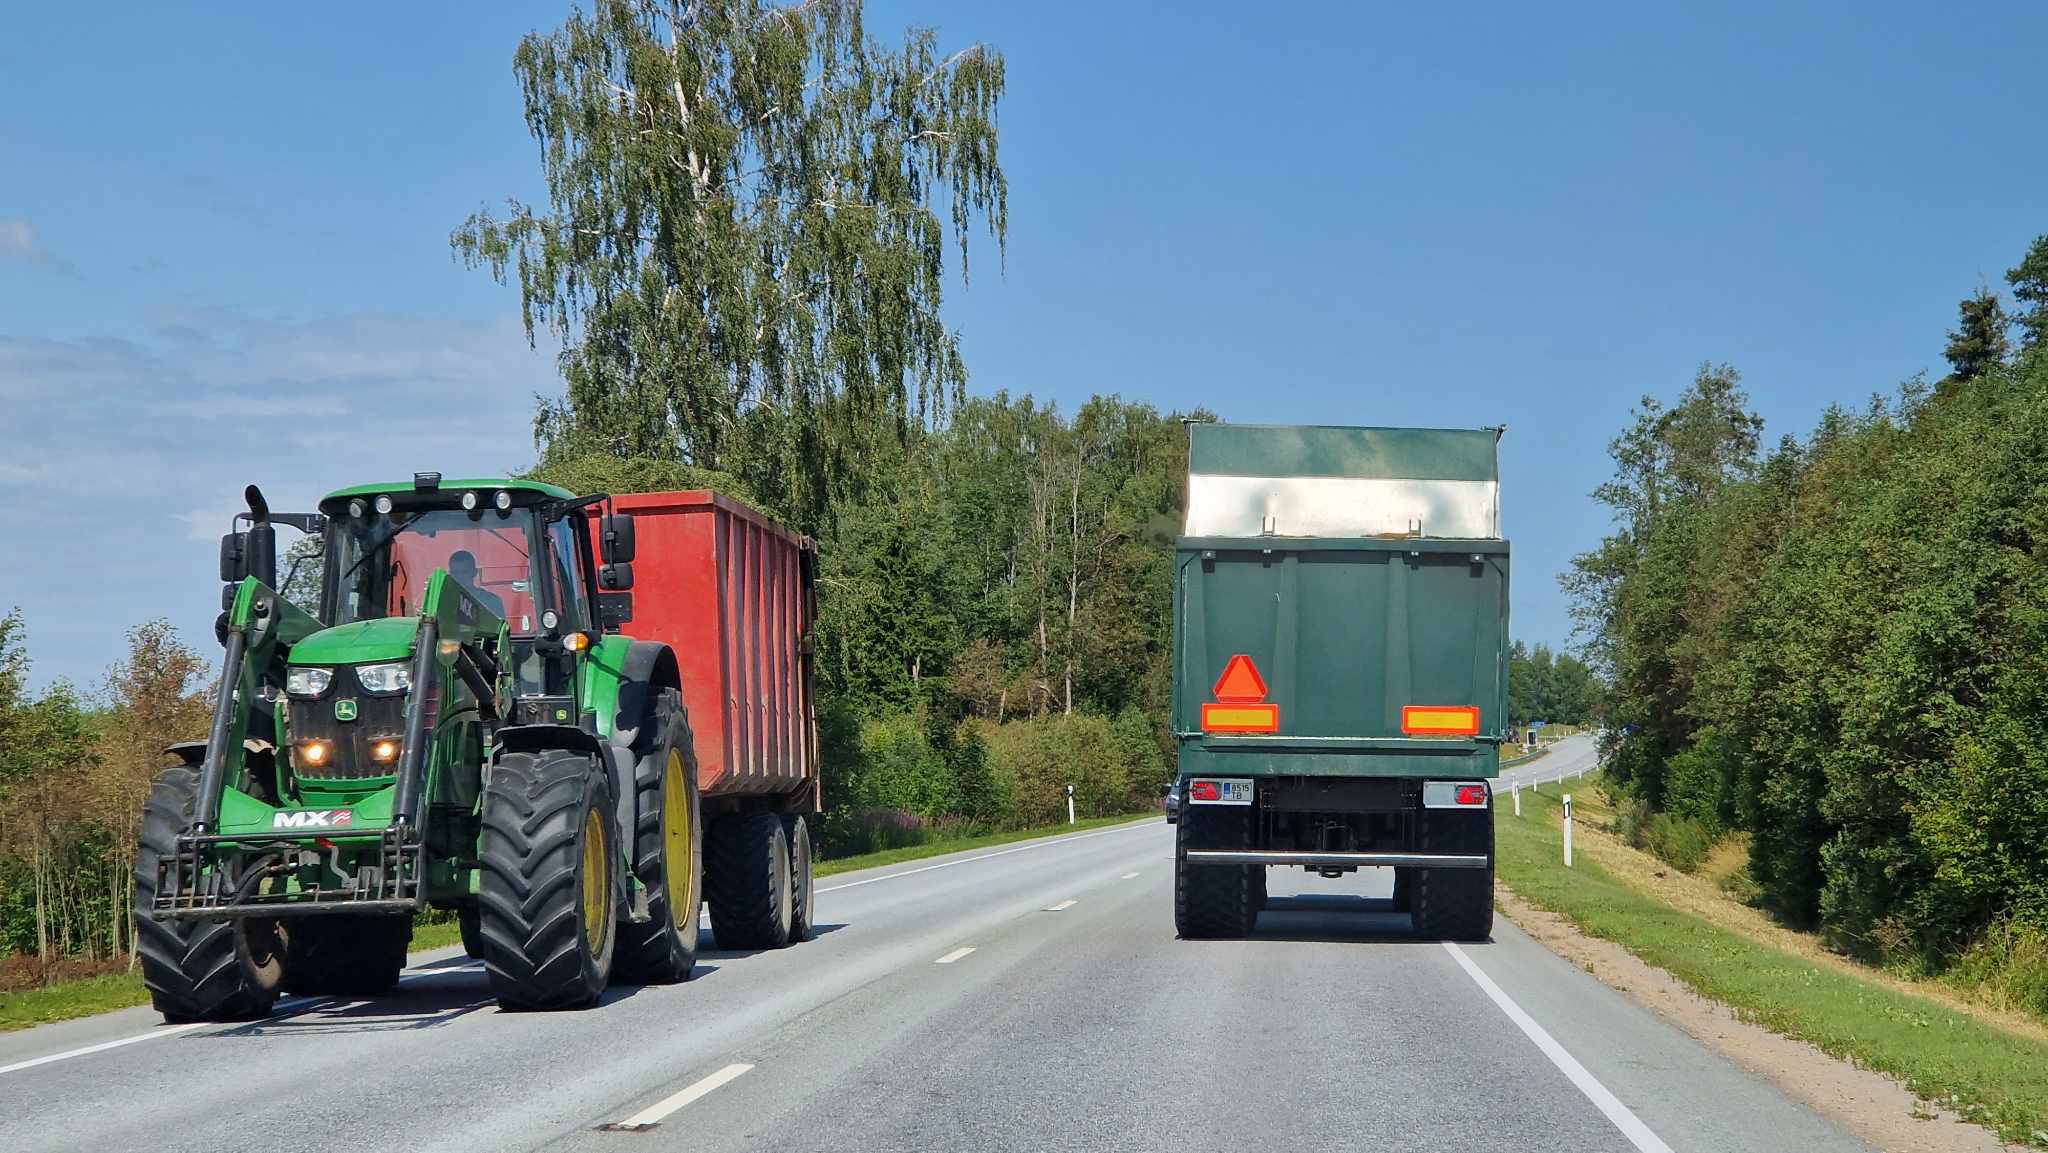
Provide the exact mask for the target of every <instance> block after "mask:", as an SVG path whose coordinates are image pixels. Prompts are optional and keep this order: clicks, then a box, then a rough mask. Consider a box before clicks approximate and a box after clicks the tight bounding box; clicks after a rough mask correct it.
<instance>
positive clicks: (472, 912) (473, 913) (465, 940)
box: [455, 905, 484, 960]
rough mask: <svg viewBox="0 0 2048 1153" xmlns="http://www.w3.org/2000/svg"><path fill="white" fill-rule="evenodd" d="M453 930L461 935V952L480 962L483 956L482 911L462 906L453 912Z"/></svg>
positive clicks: (473, 906) (472, 906) (474, 907)
mask: <svg viewBox="0 0 2048 1153" xmlns="http://www.w3.org/2000/svg"><path fill="white" fill-rule="evenodd" d="M455 928H456V931H457V932H459V933H461V934H462V951H463V952H465V953H467V954H469V955H470V956H472V957H474V958H476V959H477V960H482V959H483V956H484V927H483V911H482V910H481V909H478V908H477V907H476V906H475V905H464V906H462V907H461V908H460V909H457V910H456V911H455Z"/></svg>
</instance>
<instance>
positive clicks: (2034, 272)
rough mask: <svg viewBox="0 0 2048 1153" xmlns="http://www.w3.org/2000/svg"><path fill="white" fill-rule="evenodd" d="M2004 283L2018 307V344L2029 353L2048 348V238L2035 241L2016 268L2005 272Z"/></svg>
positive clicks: (2039, 237)
mask: <svg viewBox="0 0 2048 1153" xmlns="http://www.w3.org/2000/svg"><path fill="white" fill-rule="evenodd" d="M2005 281H2006V283H2007V284H2010V285H2012V297H2013V299H2014V300H2016V301H2018V302H2019V305H2020V315H2019V318H2018V319H2019V324H2020V331H2021V333H2022V336H2021V338H2020V342H2021V344H2022V345H2023V346H2024V347H2026V348H2030V349H2038V348H2044V347H2048V236H2038V237H2035V238H2034V243H2033V246H2032V247H2030V248H2028V249H2027V255H2026V256H2025V257H2024V258H2022V259H2021V260H2020V262H2019V265H2018V266H2017V267H2015V268H2012V269H2010V270H2009V271H2007V272H2006V274H2005Z"/></svg>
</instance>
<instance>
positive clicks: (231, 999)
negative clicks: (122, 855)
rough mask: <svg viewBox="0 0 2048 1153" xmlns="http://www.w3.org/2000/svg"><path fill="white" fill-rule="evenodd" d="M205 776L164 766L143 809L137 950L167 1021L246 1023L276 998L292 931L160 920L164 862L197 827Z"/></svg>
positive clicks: (255, 924) (268, 924)
mask: <svg viewBox="0 0 2048 1153" xmlns="http://www.w3.org/2000/svg"><path fill="white" fill-rule="evenodd" d="M198 797H199V774H198V773H196V772H194V771H192V770H191V769H189V768H184V767H179V768H172V769H165V770H164V771H163V772H162V773H160V774H158V776H157V778H156V783H155V784H154V785H152V786H151V787H150V790H149V800H148V801H146V802H145V803H144V804H143V806H142V836H141V838H140V839H139V841H138V843H137V845H136V849H135V930H136V942H135V945H136V952H138V953H140V954H141V962H142V983H143V984H144V985H145V986H147V987H148V989H149V1000H150V1003H151V1004H152V1005H154V1006H156V1011H157V1012H159V1013H162V1014H163V1015H164V1020H166V1021H246V1020H249V1019H251V1018H255V1017H262V1016H265V1015H267V1014H268V1013H269V1012H270V1007H271V1006H272V1005H273V1004H275V1003H276V1002H277V991H278V985H279V981H280V979H281V978H282V976H283V970H284V954H285V937H284V934H285V930H284V929H283V928H282V927H281V926H280V925H279V924H278V922H276V921H268V920H260V921H259V920H234V921H198V920H184V919H178V920H164V921H159V920H157V919H155V918H154V917H152V916H151V915H150V910H151V908H152V907H153V906H154V905H155V903H156V891H157V862H159V861H161V860H163V859H165V858H166V857H171V856H173V854H175V853H176V851H177V843H178V835H179V834H180V833H182V832H184V831H185V830H186V829H187V828H189V827H191V824H192V808H193V805H194V803H195V802H196V801H197V800H198Z"/></svg>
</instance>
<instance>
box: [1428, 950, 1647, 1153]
mask: <svg viewBox="0 0 2048 1153" xmlns="http://www.w3.org/2000/svg"><path fill="white" fill-rule="evenodd" d="M1443 946H1444V948H1445V949H1447V950H1449V951H1450V954H1451V958H1452V959H1453V960H1455V961H1457V962H1458V966H1459V967H1460V968H1462V969H1464V970H1465V973H1466V974H1467V975H1468V976H1470V977H1471V978H1472V980H1473V981H1475V982H1477V983H1478V985H1479V987H1480V988H1481V989H1482V990H1484V991H1485V992H1486V995H1487V996H1488V997H1491V998H1492V999H1493V1003H1494V1004H1496V1005H1499V1006H1500V1009H1501V1012H1503V1013H1506V1014H1507V1015H1508V1020H1510V1021H1513V1022H1514V1023H1515V1025H1516V1027H1517V1028H1519V1029H1521V1030H1522V1032H1523V1034H1524V1035H1526V1036H1527V1037H1528V1038H1529V1039H1530V1040H1531V1041H1534V1042H1536V1047H1537V1048H1538V1049H1541V1050H1543V1055H1544V1056H1545V1057H1548V1058H1550V1063H1551V1064H1553V1065H1555V1066H1557V1067H1558V1069H1560V1070H1561V1071H1563V1073H1564V1075H1565V1076H1566V1077H1569V1078H1571V1082H1572V1084H1574V1085H1577V1086H1578V1087H1579V1092H1581V1093H1584V1094H1585V1095H1586V1099H1587V1100H1588V1101H1591V1102H1592V1103H1593V1104H1594V1106H1595V1107H1596V1108H1598V1109H1599V1110H1600V1112H1602V1113H1604V1114H1606V1115H1607V1119H1608V1120H1609V1121H1612V1122H1613V1123H1614V1127H1615V1128H1616V1129H1619V1130H1621V1135H1622V1136H1624V1137H1626V1138H1628V1140H1629V1144H1631V1145H1634V1146H1635V1147H1636V1148H1637V1149H1640V1150H1642V1153H1671V1146H1669V1145H1666V1144H1665V1143H1664V1142H1663V1140H1662V1139H1660V1138H1659V1137H1658V1136H1657V1135H1656V1134H1655V1133H1652V1132H1650V1127H1649V1126H1648V1125H1645V1124H1643V1119H1642V1118H1640V1117H1638V1116H1636V1115H1635V1113H1634V1112H1632V1111H1631V1110H1630V1109H1629V1107H1628V1106H1626V1105H1624V1104H1622V1103H1621V1099H1620V1098H1618V1097H1616V1096H1615V1095H1614V1094H1613V1093H1610V1092H1608V1090H1607V1086H1605V1085H1602V1084H1601V1083H1600V1082H1599V1080H1598V1079H1597V1078H1595V1077H1594V1076H1593V1075H1592V1074H1591V1073H1588V1072H1587V1071H1586V1067H1585V1066H1584V1065H1581V1064H1579V1059H1578V1058H1576V1057H1574V1056H1572V1055H1571V1054H1570V1053H1569V1052H1567V1051H1566V1050H1565V1047H1564V1046H1563V1045H1560V1044H1558V1043H1557V1038H1555V1037H1552V1036H1551V1035H1550V1033H1549V1032H1548V1031H1546V1030H1545V1029H1544V1028H1543V1026H1541V1025H1538V1024H1537V1023H1536V1018H1534V1017H1531V1016H1530V1015H1529V1014H1528V1013H1526V1012H1523V1010H1522V1007H1521V1006H1520V1005H1517V1004H1515V1001H1514V998H1512V997H1510V996H1508V995H1507V993H1506V992H1505V991H1504V990H1502V989H1501V987H1500V986H1499V985H1496V984H1494V983H1493V978H1491V977H1489V976H1487V975H1486V973H1485V972H1484V971H1482V970H1481V969H1480V968H1479V966H1478V964H1477V963H1475V962H1474V961H1473V960H1472V958H1471V957H1468V956H1466V955H1465V950H1463V949H1460V948H1459V947H1458V946H1457V943H1456V942H1454V941H1445V942H1444V943H1443Z"/></svg>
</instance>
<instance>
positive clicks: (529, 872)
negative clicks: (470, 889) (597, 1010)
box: [477, 749, 619, 1009]
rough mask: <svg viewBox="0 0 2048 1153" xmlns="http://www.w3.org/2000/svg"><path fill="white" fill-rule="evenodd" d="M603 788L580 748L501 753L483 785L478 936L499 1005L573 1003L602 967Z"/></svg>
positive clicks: (610, 910) (605, 910)
mask: <svg viewBox="0 0 2048 1153" xmlns="http://www.w3.org/2000/svg"><path fill="white" fill-rule="evenodd" d="M611 814H612V801H611V789H610V787H609V785H608V783H607V782H606V780H605V775H604V772H603V770H602V769H600V768H599V767H598V766H597V764H596V763H595V762H593V761H592V759H591V758H590V756H589V755H588V754H586V753H582V752H576V751H572V750H568V749H550V750H547V751H545V752H538V753H504V754H501V755H500V756H499V757H498V759H497V761H496V762H495V763H494V764H493V765H492V766H491V773H490V783H489V785H488V786H487V787H486V788H485V790H484V800H483V836H482V837H481V838H480V839H479V849H480V851H479V854H478V855H479V856H480V857H481V858H482V862H483V869H482V873H483V877H482V883H481V885H480V891H479V892H478V894H477V904H478V906H479V909H480V911H481V915H480V917H479V923H478V944H479V945H480V946H481V947H482V949H483V962H484V972H485V973H486V974H487V975H488V976H489V977H490V982H491V991H492V992H493V993H495V994H496V995H497V997H498V1003H499V1004H500V1005H503V1006H504V1007H505V1008H508V1009H580V1008H583V1007H585V1006H588V1005H591V1004H594V1003H595V1002H596V1001H597V999H598V997H599V995H601V994H602V993H603V992H604V987H605V983H606V981H607V980H609V979H610V977H611V971H612V948H613V945H614V942H615V940H616V936H617V934H616V932H615V929H616V926H617V922H618V913H619V909H618V903H619V895H618V892H617V889H616V886H615V885H614V881H613V872H614V870H613V867H612V857H613V855H614V853H615V852H616V849H615V847H614V846H613V844H612V816H611Z"/></svg>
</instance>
